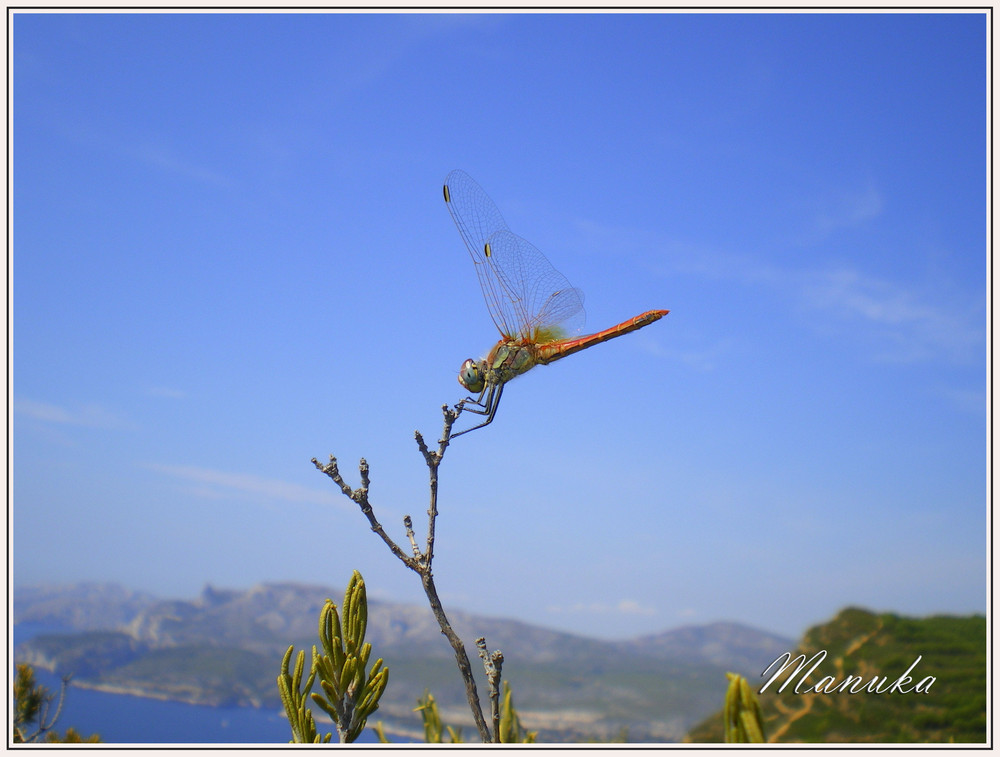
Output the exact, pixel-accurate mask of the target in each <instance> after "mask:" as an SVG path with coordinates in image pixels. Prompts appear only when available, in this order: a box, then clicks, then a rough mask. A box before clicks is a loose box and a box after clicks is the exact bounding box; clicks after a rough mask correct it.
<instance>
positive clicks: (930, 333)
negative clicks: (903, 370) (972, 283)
mask: <svg viewBox="0 0 1000 757" xmlns="http://www.w3.org/2000/svg"><path fill="white" fill-rule="evenodd" d="M803 294H804V296H805V299H806V302H807V303H808V305H809V306H810V307H812V308H815V309H818V310H825V311H827V312H828V313H831V314H833V315H834V316H835V317H837V318H838V319H839V320H840V321H841V322H843V323H844V324H846V325H852V326H856V325H858V324H867V326H869V327H870V328H871V329H872V330H873V335H875V336H877V337H880V338H881V346H880V347H879V348H878V349H879V353H878V355H877V356H878V357H879V358H880V359H882V360H893V361H900V362H911V361H920V360H933V359H941V358H944V359H948V360H952V361H956V362H968V361H970V360H972V359H975V358H976V357H977V356H978V355H980V354H981V350H982V349H984V348H985V322H984V321H985V318H983V319H982V321H981V322H980V323H977V321H979V320H980V318H981V316H982V314H981V313H980V312H979V311H980V309H981V306H980V305H979V304H978V303H976V301H975V300H973V301H972V303H971V304H964V305H959V304H958V303H956V302H950V303H949V302H943V301H942V299H941V296H943V295H941V296H939V297H937V298H934V297H933V296H932V295H921V294H919V293H918V292H917V291H916V290H913V289H907V288H906V287H904V286H901V285H899V284H895V283H892V282H888V281H883V280H880V279H877V278H874V277H872V276H866V275H864V274H862V273H859V272H858V271H856V270H852V269H845V268H841V269H837V270H832V271H822V272H816V273H812V274H809V275H808V276H807V277H806V281H805V283H804V286H803Z"/></svg>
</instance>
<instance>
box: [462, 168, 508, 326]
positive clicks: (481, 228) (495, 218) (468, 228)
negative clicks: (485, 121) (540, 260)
mask: <svg viewBox="0 0 1000 757" xmlns="http://www.w3.org/2000/svg"><path fill="white" fill-rule="evenodd" d="M444 199H445V203H446V204H447V205H448V212H449V213H451V217H452V219H453V220H454V221H455V226H457V227H458V233H459V234H461V235H462V240H463V241H464V242H465V246H466V247H467V248H468V250H469V254H470V255H472V262H473V263H475V265H476V274H477V275H478V277H479V285H480V286H481V287H482V290H483V297H484V298H485V299H486V306H487V307H488V308H489V311H490V316H491V317H492V318H493V322H494V323H495V324H496V326H497V328H498V329H500V333H501V334H503V335H504V336H506V337H514V336H516V335H517V334H518V332H519V331H520V326H521V324H520V323H519V322H518V321H517V320H516V317H515V314H514V313H513V312H512V311H511V310H510V308H509V307H508V306H507V304H506V303H509V301H510V295H509V293H508V292H507V291H506V289H505V287H504V285H503V284H502V283H501V282H500V280H499V278H498V277H497V273H496V270H495V269H494V267H493V265H492V264H491V263H490V261H489V259H488V258H487V256H486V243H487V242H488V241H489V240H490V238H491V237H492V236H493V235H494V234H496V233H498V232H505V231H506V232H509V229H508V228H507V223H506V221H504V220H503V216H502V215H501V214H500V210H499V208H497V206H496V205H495V204H494V203H493V200H491V199H490V197H489V195H487V194H486V192H485V191H484V190H483V188H482V187H480V186H479V185H478V184H477V183H476V182H475V180H474V179H473V178H472V177H471V176H469V174H467V173H465V171H457V170H456V171H452V172H451V173H450V174H448V176H447V177H446V178H445V180H444Z"/></svg>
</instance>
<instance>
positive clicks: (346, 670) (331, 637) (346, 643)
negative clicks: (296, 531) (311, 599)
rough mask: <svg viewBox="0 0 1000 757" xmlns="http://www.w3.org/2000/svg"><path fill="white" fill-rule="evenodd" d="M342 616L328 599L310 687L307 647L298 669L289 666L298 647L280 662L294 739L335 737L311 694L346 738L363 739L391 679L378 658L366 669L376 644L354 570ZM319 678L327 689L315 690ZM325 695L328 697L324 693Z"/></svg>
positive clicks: (341, 738) (315, 740) (361, 583)
mask: <svg viewBox="0 0 1000 757" xmlns="http://www.w3.org/2000/svg"><path fill="white" fill-rule="evenodd" d="M342 614H343V621H342V620H341V616H340V615H338V614H337V605H335V604H334V603H333V601H332V600H330V599H328V600H326V603H325V604H324V605H323V609H322V610H321V611H320V616H319V640H320V644H321V645H322V647H323V654H320V653H319V652H318V651H317V650H316V647H315V646H314V647H313V648H312V666H311V667H310V671H309V677H308V679H307V680H306V685H305V688H301V682H302V674H303V673H304V671H305V652H301V651H300V652H299V655H298V659H297V660H296V665H295V669H294V672H293V673H291V674H290V673H289V671H288V668H289V664H290V662H291V658H292V652H293V647H289V648H288V651H287V652H285V656H284V659H282V661H281V674H280V675H279V676H278V691H279V693H280V694H281V701H282V703H283V704H284V705H285V712H286V713H287V714H288V722H289V724H290V726H291V729H292V741H293V742H295V743H319V742H320V741H321V740H322V741H324V742H326V741H330V740H331V738H332V734H329V733H328V734H327V735H326V737H325V738H322V739H321V738H320V736H319V734H318V733H317V732H316V724H315V721H314V719H313V716H312V713H311V712H310V710H309V708H308V706H307V700H306V694H307V693H308V694H309V697H310V698H311V699H312V701H313V702H315V703H316V704H317V705H318V706H319V707H321V708H322V709H323V710H324V711H325V712H326V713H327V714H328V715H329V716H330V717H331V718H332V719H333V722H334V725H336V727H337V735H338V737H339V741H340V742H341V743H344V744H346V743H349V742H352V741H354V740H355V739H357V738H358V736H359V735H360V734H361V731H362V730H364V727H365V724H366V723H367V721H368V716H369V715H371V714H372V713H373V712H375V710H377V709H378V701H379V698H380V697H381V696H382V692H384V691H385V685H386V683H387V682H388V680H389V669H388V668H387V667H385V666H384V665H383V664H382V659H381V658H379V659H377V660H376V661H375V662H374V664H373V665H372V667H371V670H366V668H367V667H368V660H369V658H370V657H371V652H372V645H371V644H369V643H367V642H365V631H366V629H367V627H368V596H367V592H366V591H365V581H364V579H363V578H362V577H361V574H360V573H358V571H354V574H353V575H352V576H351V580H350V582H349V583H348V584H347V590H346V591H345V592H344V605H343V608H342ZM317 677H318V678H319V684H320V688H322V689H323V694H319V693H317V692H311V691H310V690H311V689H312V686H313V682H314V681H315V680H316V678H317ZM324 694H325V696H324Z"/></svg>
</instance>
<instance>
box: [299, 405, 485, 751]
mask: <svg viewBox="0 0 1000 757" xmlns="http://www.w3.org/2000/svg"><path fill="white" fill-rule="evenodd" d="M441 410H442V413H443V415H444V432H443V434H442V436H441V439H439V440H438V448H437V449H436V450H431V449H429V448H428V446H427V443H426V442H425V441H424V438H423V436H422V435H421V433H420V432H419V431H416V432H415V433H414V436H415V438H416V440H417V447H418V449H419V450H420V454H422V455H423V457H424V462H425V463H426V464H427V470H428V473H429V476H430V503H429V504H428V507H427V542H426V547H425V548H424V551H423V553H421V551H420V548H419V547H418V546H417V541H416V534H415V533H414V531H413V521H412V519H411V518H410V516H409V515H407V516H405V517H404V518H403V525H404V527H405V528H406V536H407V539H409V541H410V546H411V548H412V550H413V556H412V557H410V556H408V555H407V554H405V553H404V552H403V550H402V549H400V547H399V545H397V544H396V542H394V541H393V540H392V538H390V537H389V535H388V534H386V532H385V529H383V528H382V525H381V524H380V523H379V522H378V520H377V519H376V517H375V513H374V510H373V509H372V505H371V503H370V502H369V501H368V490H369V487H370V484H371V480H370V477H369V467H368V462H367V461H366V460H365V459H364V458H362V459H361V463H360V465H359V466H358V467H359V471H360V474H361V486H360V487H358V488H357V489H352V488H351V487H350V486H349V485H348V484H347V483H346V482H345V481H344V479H343V477H342V476H341V475H340V471H339V469H338V467H337V459H336V458H335V457H334V456H333V455H330V462H329V463H328V464H326V465H321V464H320V463H319V462H318V461H317V460H316V458H313V461H312V462H313V464H314V465H315V466H316V467H317V468H318V469H319V470H321V471H323V473H325V474H326V475H328V476H329V477H330V478H331V479H333V481H334V483H335V484H337V486H339V487H340V490H341V491H342V492H343V493H344V495H345V496H346V497H349V498H350V499H352V500H354V501H355V502H357V503H358V504H359V505H360V506H361V512H362V513H364V515H365V517H366V518H368V522H369V523H370V524H371V528H372V531H374V532H375V533H376V534H378V535H379V536H380V537H381V539H382V541H384V542H385V543H386V545H387V546H388V547H389V549H390V550H392V553H393V554H394V555H396V557H398V558H399V559H400V560H401V561H402V563H403V564H404V565H405V566H406V567H408V568H409V569H410V570H412V571H414V572H415V573H417V574H418V575H419V576H420V582H421V584H422V585H423V587H424V593H425V594H426V595H427V600H428V602H429V603H430V606H431V611H432V612H433V613H434V617H435V619H436V620H437V622H438V625H439V626H440V627H441V633H442V634H444V636H445V637H446V638H447V639H448V643H449V644H451V647H452V649H453V650H454V652H455V661H456V662H457V663H458V668H459V671H461V673H462V678H463V680H464V681H465V694H466V697H467V698H468V700H469V707H470V708H471V709H472V717H473V719H474V720H475V721H476V728H477V729H478V730H479V736H480V739H481V740H482V741H483V742H489V741H491V738H490V730H489V726H488V725H487V724H486V719H485V718H484V717H483V709H482V706H481V705H480V703H479V691H478V690H477V688H476V679H475V677H474V676H473V674H472V665H471V663H470V662H469V656H468V655H467V654H466V652H465V645H464V644H463V643H462V640H461V639H460V638H459V637H458V634H456V633H455V630H454V629H453V628H452V627H451V623H450V622H449V621H448V617H447V616H446V615H445V613H444V607H443V606H442V605H441V599H440V598H439V597H438V593H437V587H435V585H434V574H433V572H432V570H431V563H432V562H433V560H434V533H435V523H436V521H437V514H438V509H437V496H438V468H439V467H440V466H441V461H442V460H443V459H444V453H445V450H447V449H448V444H449V443H450V442H451V437H452V434H451V430H452V426H454V424H455V421H456V420H457V419H458V416H459V415H460V414H461V412H462V407H461V403H460V404H459V405H458V406H456V408H455V409H454V410H453V409H451V408H450V407H448V406H447V405H442V407H441ZM495 654H499V653H495ZM499 659H500V661H501V662H502V661H503V655H500V658H499ZM497 675H499V668H497ZM497 681H498V683H497V685H498V686H499V678H497ZM491 697H492V694H491ZM497 717H498V715H497V714H496V712H494V721H495V722H494V732H495V733H496V734H497V736H496V738H499V730H498V725H497V722H498V721H497Z"/></svg>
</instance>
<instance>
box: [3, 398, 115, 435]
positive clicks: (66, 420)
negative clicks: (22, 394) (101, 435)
mask: <svg viewBox="0 0 1000 757" xmlns="http://www.w3.org/2000/svg"><path fill="white" fill-rule="evenodd" d="M14 412H15V413H17V414H18V415H22V416H25V417H27V418H32V419H34V420H36V421H42V422H43V423H55V424H62V425H71V426H88V427H90V428H112V429H123V428H129V427H130V424H129V423H127V422H126V421H125V420H123V419H122V418H119V417H118V416H117V415H115V414H114V413H112V412H111V411H110V410H107V409H106V408H104V407H101V406H100V405H97V404H88V405H81V406H79V407H77V408H74V409H70V408H66V407H61V406H59V405H53V404H51V403H48V402H38V401H36V400H29V399H24V398H18V399H15V400H14Z"/></svg>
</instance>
